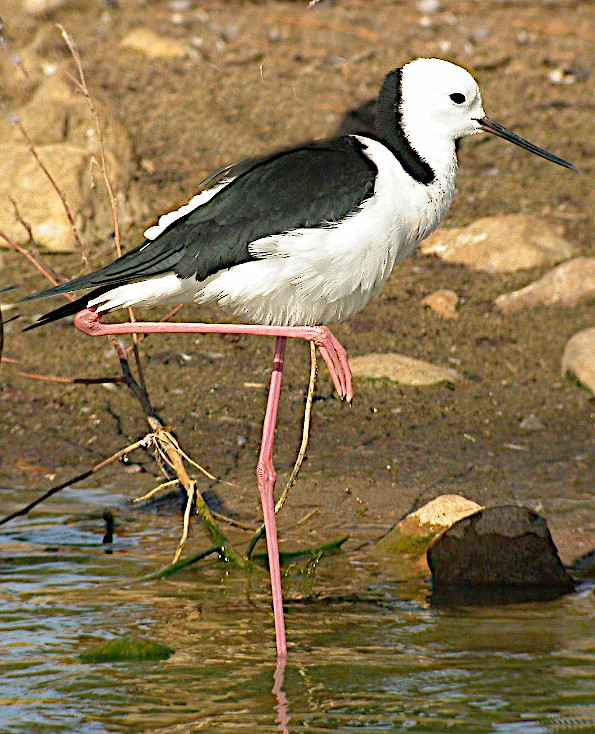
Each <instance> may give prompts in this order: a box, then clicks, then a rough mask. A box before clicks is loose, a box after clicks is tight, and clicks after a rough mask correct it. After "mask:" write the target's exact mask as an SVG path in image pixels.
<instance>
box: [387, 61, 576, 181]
mask: <svg viewBox="0 0 595 734" xmlns="http://www.w3.org/2000/svg"><path fill="white" fill-rule="evenodd" d="M392 73H393V74H394V73H395V72H392ZM396 73H397V74H398V75H399V76H400V98H399V99H397V100H396V103H397V106H398V109H399V111H400V118H401V126H402V129H403V132H404V134H405V136H406V137H407V139H408V140H409V141H410V143H411V144H412V145H413V147H414V148H416V150H418V152H419V153H420V154H421V155H422V156H423V153H424V151H422V150H421V149H420V146H421V147H422V148H425V149H426V150H428V152H430V154H431V148H432V146H433V147H435V148H439V147H440V146H441V145H444V144H445V143H446V142H447V141H448V142H454V141H455V140H458V139H459V138H462V137H465V136H466V135H475V134H476V133H481V132H488V133H492V134H493V135H497V136H498V137H501V138H504V140H507V141H508V142H510V143H514V144H515V145H518V146H520V147H521V148H524V149H525V150H528V151H530V152H531V153H535V154H536V155H539V156H541V157H542V158H545V159H546V160H549V161H552V162H553V163H557V164H558V165H560V166H564V167H566V168H571V169H573V170H577V169H576V168H575V166H573V165H572V163H568V161H565V160H564V159H563V158H559V157H558V156H557V155H554V154H553V153H549V152H548V151H547V150H544V149H543V148H539V147H537V146H536V145H533V143H530V142H529V141H528V140H525V139H524V138H521V137H520V136H519V135H517V134H516V133H513V132H512V131H511V130H508V129H507V128H505V127H503V126H502V125H499V124H498V123H497V122H494V121H493V120H490V119H489V118H488V117H487V116H486V114H485V112H484V109H483V103H482V99H481V92H480V90H479V85H478V84H477V82H476V81H475V79H474V78H473V77H472V76H471V74H469V72H468V71H466V70H465V69H463V68H462V67H460V66H457V65H456V64H452V63H450V62H449V61H444V60H442V59H425V58H420V59H415V60H414V61H410V62H409V63H408V64H405V66H403V67H402V68H401V69H400V70H397V71H396Z"/></svg>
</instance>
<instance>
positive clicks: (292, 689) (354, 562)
mask: <svg viewBox="0 0 595 734" xmlns="http://www.w3.org/2000/svg"><path fill="white" fill-rule="evenodd" d="M16 495H17V493H15V492H12V493H11V496H10V501H11V502H12V503H13V507H10V506H9V507H5V509H6V511H10V510H11V509H14V508H16V507H18V506H19V505H20V504H23V503H25V502H27V501H28V500H29V499H31V498H30V497H29V496H19V497H17V496H16ZM9 504H10V503H9ZM105 505H109V506H110V507H114V506H119V508H120V510H119V513H118V525H117V527H116V535H115V538H116V540H115V543H114V544H113V546H111V548H110V549H108V547H107V546H104V545H102V536H103V532H104V526H103V522H102V520H101V512H102V508H103V507H104V506H105ZM178 529H179V525H178V522H177V520H176V519H175V518H173V517H172V516H157V515H153V514H149V513H140V512H139V511H137V510H132V509H130V508H129V506H128V504H127V500H126V498H125V497H124V496H123V495H121V496H119V495H118V493H117V492H116V491H113V490H109V491H108V490H98V489H94V490H66V491H64V492H62V493H61V494H60V495H56V497H54V498H52V500H51V501H49V502H46V503H45V505H43V507H42V508H41V509H40V510H38V511H34V514H33V513H32V515H31V517H27V518H21V519H19V520H16V521H14V522H13V523H12V524H10V525H7V526H4V527H3V528H2V531H3V532H2V533H1V534H0V546H1V548H2V554H1V561H0V645H1V648H2V656H1V662H0V670H1V681H2V683H1V693H0V704H1V705H0V732H26V733H28V734H30V733H31V732H77V733H80V734H84V733H86V732H198V731H204V732H221V733H226V732H242V731H244V732H248V733H249V734H261V733H262V734H268V733H269V732H278V731H281V732H287V731H289V732H351V731H358V732H381V731H395V730H401V729H403V730H410V731H417V732H446V731H454V732H498V733H506V734H512V733H514V734H516V733H521V732H522V733H525V732H527V733H528V734H534V733H535V734H536V733H539V732H557V731H564V732H569V731H595V713H594V710H593V708H592V707H591V706H592V703H593V699H594V697H593V692H594V688H595V686H594V685H593V659H594V654H593V653H594V650H593V642H592V639H593V638H592V636H591V637H590V634H591V633H592V629H593V626H592V623H593V604H592V596H593V595H592V588H589V587H583V588H582V589H579V591H578V592H576V593H575V594H572V595H569V596H567V597H565V598H563V599H558V600H556V601H550V602H541V603H524V604H509V605H501V606H479V607H472V606H458V607H452V606H449V607H442V606H435V605H433V604H432V602H431V599H430V589H429V587H428V586H427V585H426V584H424V583H421V582H417V581H416V582H407V583H397V582H395V581H393V580H391V579H389V578H385V577H383V575H382V574H381V573H380V572H379V570H378V568H377V567H376V566H375V565H374V564H373V563H371V562H369V561H367V560H366V559H365V557H363V556H361V555H359V556H356V555H349V554H346V553H341V554H338V555H335V556H329V557H326V558H323V559H322V561H321V562H320V563H319V564H318V565H317V566H316V567H315V568H313V567H311V566H301V567H300V568H297V567H296V568H294V569H292V570H291V571H290V572H289V573H288V576H287V578H286V579H285V583H286V593H287V598H288V600H289V603H288V605H287V626H288V636H289V640H290V645H291V649H290V656H289V660H288V663H287V668H286V670H285V671H284V680H283V682H282V686H281V687H280V688H279V687H278V689H277V690H276V691H275V692H273V691H272V688H273V685H274V675H275V662H274V641H273V631H272V613H271V611H270V607H269V599H268V577H267V574H266V572H265V571H264V570H257V571H255V572H254V573H252V574H251V575H249V576H247V575H245V574H242V573H240V572H238V571H233V570H229V569H227V568H226V567H224V566H223V565H222V564H220V563H219V562H218V561H216V560H214V559H207V560H206V561H203V562H202V563H201V564H198V565H197V566H193V567H190V568H189V569H187V570H186V571H185V572H182V573H181V574H179V575H177V576H174V577H172V578H170V579H167V580H159V581H151V582H143V583H130V581H133V580H134V579H138V578H139V577H140V576H142V575H144V574H146V573H148V572H151V571H154V570H155V569H156V568H158V567H159V566H162V565H164V564H165V563H166V562H167V561H168V560H169V558H170V556H171V552H172V549H173V548H174V547H175V543H176V540H177V537H176V536H177V532H178ZM199 542H200V539H196V540H194V544H195V546H196V544H197V543H199ZM198 547H200V546H198ZM108 550H111V551H112V552H108ZM124 635H135V636H145V637H148V638H150V639H153V640H156V641H159V642H161V643H164V644H166V645H168V646H170V647H172V648H174V649H175V651H176V652H175V654H174V655H172V656H171V657H170V658H169V659H168V660H166V661H159V662H125V663H124V662H120V663H101V664H86V663H83V662H82V661H81V659H80V653H81V652H82V651H83V650H86V649H88V648H89V647H91V646H92V645H95V644H97V643H99V642H102V641H104V640H106V639H110V638H114V637H121V636H124Z"/></svg>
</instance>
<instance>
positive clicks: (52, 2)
mask: <svg viewBox="0 0 595 734" xmlns="http://www.w3.org/2000/svg"><path fill="white" fill-rule="evenodd" d="M65 3H66V0H23V5H22V7H23V10H24V11H25V13H27V14H28V15H35V16H41V15H46V14H47V13H51V12H52V10H57V9H58V8H60V7H61V6H62V5H65Z"/></svg>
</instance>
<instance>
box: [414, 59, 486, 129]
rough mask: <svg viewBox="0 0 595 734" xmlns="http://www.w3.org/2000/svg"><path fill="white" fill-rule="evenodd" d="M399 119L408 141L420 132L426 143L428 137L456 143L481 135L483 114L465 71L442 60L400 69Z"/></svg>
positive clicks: (417, 62) (475, 86)
mask: <svg viewBox="0 0 595 734" xmlns="http://www.w3.org/2000/svg"><path fill="white" fill-rule="evenodd" d="M401 115H402V125H403V128H404V131H405V133H406V134H407V136H408V137H409V135H410V134H411V135H412V136H415V135H416V130H417V131H419V130H423V131H424V132H425V133H426V136H424V137H425V139H426V141H427V140H428V137H427V134H430V135H431V138H434V139H445V138H446V139H448V140H450V141H455V140H457V139H458V138H461V137H463V136H465V135H473V134H474V133H479V132H481V127H480V125H479V122H478V121H479V120H481V119H482V118H483V117H485V112H484V111H483V106H482V101H481V92H480V91H479V86H478V84H477V82H476V81H475V79H474V78H473V77H472V76H471V74H469V72H468V71H466V70H465V69H463V68H461V67H460V66H456V65H455V64H451V63H450V62H449V61H443V60H442V59H415V61H411V62H409V63H408V64H405V66H403V68H402V74H401ZM416 137H417V136H416ZM431 138H429V139H431Z"/></svg>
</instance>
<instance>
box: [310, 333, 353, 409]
mask: <svg viewBox="0 0 595 734" xmlns="http://www.w3.org/2000/svg"><path fill="white" fill-rule="evenodd" d="M312 332H313V337H312V341H313V342H314V344H316V346H317V347H318V349H320V354H321V355H322V358H323V359H324V361H325V362H326V365H327V367H328V369H329V372H330V373H331V379H332V381H333V385H334V386H335V390H336V391H337V392H338V394H339V397H340V398H342V399H344V400H347V402H348V403H350V402H351V401H352V400H353V375H352V373H351V367H350V366H349V360H348V359H347V352H346V351H345V347H344V346H343V345H342V344H341V342H340V341H339V340H338V339H337V337H336V336H335V335H334V334H333V332H332V331H331V330H330V329H329V328H328V327H327V326H314V327H312Z"/></svg>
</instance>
